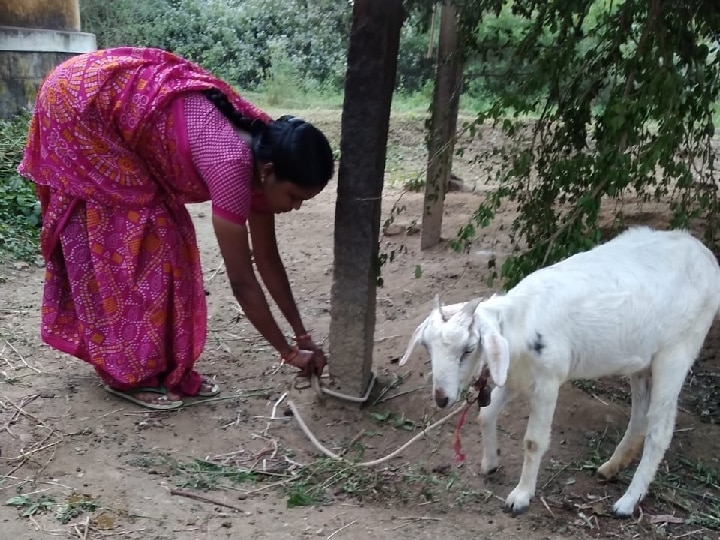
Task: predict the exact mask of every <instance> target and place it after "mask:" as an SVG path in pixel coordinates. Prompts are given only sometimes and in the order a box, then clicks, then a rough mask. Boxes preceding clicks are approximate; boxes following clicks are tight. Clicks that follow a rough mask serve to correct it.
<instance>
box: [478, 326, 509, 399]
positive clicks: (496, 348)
mask: <svg viewBox="0 0 720 540" xmlns="http://www.w3.org/2000/svg"><path fill="white" fill-rule="evenodd" d="M482 344H483V347H484V348H485V354H486V355H487V363H488V368H489V369H490V376H491V377H492V379H493V381H494V382H495V384H496V385H498V386H505V382H507V376H508V370H509V369H510V347H509V346H508V342H507V340H506V339H505V338H504V337H503V335H502V334H501V333H500V332H498V331H497V330H490V331H488V332H486V333H483V336H482Z"/></svg>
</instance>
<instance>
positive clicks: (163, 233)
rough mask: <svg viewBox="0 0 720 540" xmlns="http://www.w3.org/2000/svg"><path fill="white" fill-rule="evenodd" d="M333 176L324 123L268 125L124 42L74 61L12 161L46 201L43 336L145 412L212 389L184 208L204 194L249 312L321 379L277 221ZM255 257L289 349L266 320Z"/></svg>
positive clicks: (220, 88)
mask: <svg viewBox="0 0 720 540" xmlns="http://www.w3.org/2000/svg"><path fill="white" fill-rule="evenodd" d="M333 169H334V163H333V157H332V150H331V148H330V144H329V143H328V141H327V139H326V138H325V136H324V135H323V134H322V133H321V132H320V131H319V130H317V129H316V128H314V127H313V126H312V125H310V124H308V123H306V122H304V121H302V120H298V119H295V118H292V117H283V118H280V119H279V120H276V121H273V120H272V119H271V118H270V117H268V115H267V114H265V113H263V112H262V111H260V110H258V109H257V108H255V107H254V106H253V105H252V104H250V103H248V102H247V101H245V100H244V99H242V98H241V97H240V96H239V95H237V94H236V93H235V92H234V91H233V90H232V89H231V88H230V87H229V86H228V85H227V84H226V83H224V82H223V81H221V80H219V79H217V78H215V77H214V76H212V75H211V74H210V73H208V72H207V71H205V70H203V69H202V68H200V67H199V66H197V65H195V64H193V63H191V62H189V61H187V60H184V59H182V58H179V57H177V56H175V55H173V54H171V53H168V52H166V51H161V50H158V49H149V48H128V47H125V48H116V49H108V50H101V51H97V52H93V53H90V54H84V55H80V56H76V57H73V58H71V59H70V60H68V61H66V62H65V63H63V64H61V65H60V66H58V67H57V68H56V69H55V70H54V71H53V72H52V73H51V74H50V75H49V76H48V77H47V78H46V80H45V81H44V82H43V85H42V87H41V89H40V91H39V94H38V97H37V102H36V105H35V111H34V114H33V118H32V122H31V126H30V132H29V135H28V142H27V146H26V149H25V154H24V158H23V161H22V163H21V164H20V166H19V168H18V170H19V172H20V173H21V174H22V175H24V176H26V177H28V178H29V179H31V180H32V181H33V182H34V183H35V184H36V190H37V194H38V198H39V200H40V203H41V207H42V216H43V226H42V231H41V236H40V246H41V250H42V254H43V257H44V258H45V261H46V265H47V271H46V276H45V286H44V292H43V305H42V328H41V334H42V339H43V341H44V342H45V343H47V344H49V345H50V346H52V347H54V348H56V349H58V350H60V351H63V352H65V353H68V354H70V355H73V356H75V357H77V358H79V359H81V360H84V361H86V362H88V363H90V364H91V365H92V366H93V367H94V368H95V370H96V371H97V373H98V375H99V376H100V377H101V378H102V380H103V383H104V386H105V388H106V389H107V390H108V391H109V392H111V393H113V394H116V395H118V396H120V397H123V398H125V399H128V400H130V401H132V402H134V403H137V404H140V405H142V406H145V407H149V408H153V409H162V410H169V409H176V408H178V407H181V406H182V404H183V401H182V400H183V397H186V396H204V397H207V396H213V395H216V394H217V393H219V388H218V387H217V385H215V384H213V383H212V382H211V381H209V380H207V379H205V378H204V377H202V376H201V375H200V374H198V373H197V372H196V371H195V370H194V364H195V362H196V361H197V359H198V357H199V356H200V354H201V352H202V350H203V347H204V345H205V338H206V325H207V321H206V306H205V293H204V289H203V280H202V269H201V266H200V256H199V251H198V246H197V242H196V239H195V231H194V228H193V224H192V221H191V218H190V215H189V213H188V211H187V209H186V208H185V205H186V204H187V203H195V202H202V201H207V200H210V201H212V222H213V227H214V231H215V235H216V237H217V241H218V245H219V247H220V252H221V255H222V257H223V259H224V261H225V266H226V269H227V275H228V278H229V281H230V284H231V287H232V290H233V293H234V295H235V297H236V298H237V300H238V302H239V303H240V305H241V307H242V309H243V311H244V312H245V314H246V315H247V317H248V319H249V320H250V322H251V323H252V324H253V325H254V326H255V328H256V329H257V330H258V331H259V332H260V333H261V334H262V335H263V336H264V337H265V339H267V341H268V342H269V343H270V344H271V345H272V346H273V347H274V348H275V349H276V350H277V351H278V353H279V355H280V358H281V361H282V362H284V363H289V364H291V365H293V366H296V367H298V368H300V370H301V374H302V375H304V376H308V375H310V374H311V373H320V372H322V369H323V368H324V366H325V356H324V354H323V352H322V349H321V348H320V347H319V346H318V345H316V344H315V343H314V342H313V340H312V338H311V336H310V335H309V334H308V333H307V330H306V328H305V326H304V325H303V322H302V319H301V317H300V315H299V313H298V309H297V306H296V304H295V301H294V299H293V295H292V291H291V290H290V285H289V283H288V278H287V275H286V273H285V269H284V267H283V264H282V261H281V259H280V256H279V254H278V249H277V242H276V238H275V221H274V214H275V213H278V212H289V211H291V210H297V209H299V208H300V206H301V205H302V203H303V201H306V200H308V199H311V198H312V197H314V196H315V195H317V194H318V193H319V192H320V191H321V190H322V189H323V188H324V187H325V186H326V185H327V183H328V181H329V180H330V178H331V177H332V175H333ZM248 230H249V234H248ZM250 240H252V246H253V249H252V257H251V250H250ZM252 258H254V260H255V263H256V266H257V269H258V272H259V273H260V276H261V277H262V279H263V282H264V283H265V286H266V288H267V290H268V291H269V292H270V294H271V296H272V297H273V299H274V300H275V302H276V303H277V305H278V307H279V308H280V310H281V312H282V313H283V315H284V316H285V317H286V319H287V320H288V322H289V324H290V326H291V327H292V329H293V331H294V333H295V344H291V343H288V341H287V340H286V339H285V336H284V334H283V332H282V331H281V330H280V328H279V326H278V324H277V323H276V321H275V320H274V318H273V316H272V313H271V311H270V308H269V306H268V302H267V301H266V298H265V295H264V294H263V291H262V288H261V286H260V284H259V282H258V280H257V278H256V276H255V272H254V270H253V266H252Z"/></svg>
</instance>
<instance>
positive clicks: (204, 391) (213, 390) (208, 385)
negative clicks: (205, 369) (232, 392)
mask: <svg viewBox="0 0 720 540" xmlns="http://www.w3.org/2000/svg"><path fill="white" fill-rule="evenodd" d="M219 393H220V387H219V386H218V385H217V384H215V383H214V382H212V381H211V380H210V379H206V378H205V377H203V381H202V384H201V385H200V390H198V393H197V395H198V397H204V398H208V397H215V396H217V395H218V394H219Z"/></svg>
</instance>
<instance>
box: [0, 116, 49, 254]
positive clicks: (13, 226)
mask: <svg viewBox="0 0 720 540" xmlns="http://www.w3.org/2000/svg"><path fill="white" fill-rule="evenodd" d="M29 119H30V117H29V114H23V115H19V116H17V117H16V118H15V119H13V120H12V121H9V122H8V121H2V120H0V259H7V258H16V259H22V260H27V261H32V260H34V259H35V258H36V256H37V254H38V252H37V240H38V232H39V225H40V205H39V203H38V201H37V198H36V197H35V191H34V189H33V186H32V184H31V183H30V182H28V181H27V180H25V179H24V178H23V177H21V176H20V175H18V174H17V166H18V164H19V163H20V160H21V158H22V153H23V149H24V147H25V138H26V136H27V130H28V123H29Z"/></svg>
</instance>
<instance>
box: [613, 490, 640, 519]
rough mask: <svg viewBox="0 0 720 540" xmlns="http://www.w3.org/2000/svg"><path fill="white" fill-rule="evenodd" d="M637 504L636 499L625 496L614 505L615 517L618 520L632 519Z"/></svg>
mask: <svg viewBox="0 0 720 540" xmlns="http://www.w3.org/2000/svg"><path fill="white" fill-rule="evenodd" d="M637 503H638V501H637V499H635V497H632V496H628V495H627V494H625V495H623V496H622V497H621V498H620V499H619V500H618V501H617V502H616V503H615V504H614V505H613V515H614V516H615V517H616V518H629V517H632V515H633V513H634V512H635V505H636V504H637Z"/></svg>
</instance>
